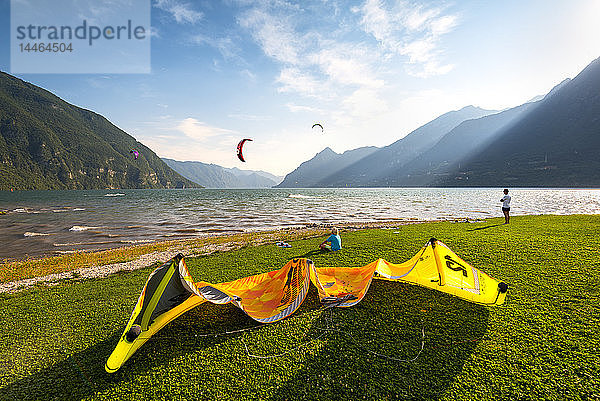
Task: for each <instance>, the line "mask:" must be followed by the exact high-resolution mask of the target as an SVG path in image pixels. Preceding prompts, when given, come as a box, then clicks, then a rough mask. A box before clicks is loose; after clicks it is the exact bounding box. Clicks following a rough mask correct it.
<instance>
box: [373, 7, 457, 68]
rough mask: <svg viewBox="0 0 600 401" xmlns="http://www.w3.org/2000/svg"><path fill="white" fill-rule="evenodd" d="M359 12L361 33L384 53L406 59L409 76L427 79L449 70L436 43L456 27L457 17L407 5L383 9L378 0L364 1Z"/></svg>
mask: <svg viewBox="0 0 600 401" xmlns="http://www.w3.org/2000/svg"><path fill="white" fill-rule="evenodd" d="M361 11H362V13H363V16H362V19H361V25H362V28H363V30H364V31H365V32H366V33H368V34H370V35H372V36H373V38H375V39H376V40H377V41H378V42H379V44H380V45H381V46H382V48H383V49H384V50H385V51H386V52H389V53H390V54H391V55H401V56H406V57H407V58H408V64H409V65H408V66H407V70H406V71H407V73H408V74H410V75H413V76H418V77H429V76H433V75H443V74H446V73H448V72H449V71H451V70H452V68H453V66H452V64H447V63H444V62H442V57H441V55H442V51H441V49H440V46H439V42H440V40H441V37H442V36H443V35H445V34H447V33H448V32H450V31H452V30H453V29H454V28H455V27H456V26H457V25H458V16H457V15H444V14H443V11H444V8H442V7H435V6H432V7H429V8H427V7H425V6H423V5H418V4H411V3H409V2H399V3H396V4H395V5H393V6H386V5H385V4H384V3H382V2H381V1H380V0H367V1H366V2H365V4H364V5H363V7H362V9H361Z"/></svg>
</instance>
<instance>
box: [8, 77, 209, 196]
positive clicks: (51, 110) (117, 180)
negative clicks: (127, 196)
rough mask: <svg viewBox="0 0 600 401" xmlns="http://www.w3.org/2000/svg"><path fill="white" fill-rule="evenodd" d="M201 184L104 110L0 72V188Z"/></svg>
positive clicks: (140, 186) (86, 187)
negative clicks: (104, 114)
mask: <svg viewBox="0 0 600 401" xmlns="http://www.w3.org/2000/svg"><path fill="white" fill-rule="evenodd" d="M132 149H135V150H137V151H138V152H139V157H138V159H137V160H135V159H134V157H133V155H132V154H131V153H130V151H131V150H132ZM198 186H199V185H198V184H196V183H194V182H192V181H190V180H188V179H186V178H184V177H182V176H181V175H179V174H177V173H176V172H175V171H173V170H172V169H171V168H169V167H168V166H167V165H166V164H165V163H164V162H162V161H161V160H160V158H159V157H158V156H157V155H156V154H155V153H154V152H153V151H152V150H150V149H149V148H147V147H146V146H144V145H143V144H141V143H139V142H137V141H136V140H135V138H133V137H132V136H130V135H128V134H127V133H126V132H124V131H123V130H121V129H119V128H118V127H116V126H115V125H113V124H112V123H110V121H108V120H107V119H106V118H104V117H102V116H101V115H99V114H96V113H94V112H92V111H89V110H85V109H82V108H80V107H77V106H74V105H72V104H69V103H67V102H65V101H64V100H62V99H60V98H58V97H57V96H55V95H53V94H52V93H50V92H48V91H46V90H44V89H42V88H40V87H37V86H35V85H33V84H30V83H28V82H25V81H22V80H20V79H18V78H16V77H13V76H11V75H9V74H6V73H4V72H0V190H9V189H103V188H178V187H179V188H181V187H198Z"/></svg>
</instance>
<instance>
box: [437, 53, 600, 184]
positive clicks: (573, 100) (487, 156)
mask: <svg viewBox="0 0 600 401" xmlns="http://www.w3.org/2000/svg"><path fill="white" fill-rule="evenodd" d="M599 152H600V58H599V59H596V60H594V61H593V62H592V63H591V64H590V65H588V66H587V67H586V68H585V69H584V70H583V71H581V72H580V73H579V74H578V75H577V76H576V77H575V78H573V79H572V80H570V81H563V83H561V84H560V85H559V86H557V87H556V88H555V89H553V90H552V91H551V92H550V93H549V94H548V95H547V96H546V97H545V98H544V99H543V100H542V101H541V102H540V103H539V105H538V106H537V107H535V108H534V109H533V110H531V111H530V112H528V113H527V114H526V115H524V116H523V117H522V118H521V119H520V120H519V121H517V122H516V123H515V124H513V125H512V126H511V127H508V128H507V129H506V130H504V132H503V133H502V134H501V135H499V136H498V137H496V138H495V139H494V140H493V141H491V142H490V143H489V144H487V146H485V147H484V148H483V149H481V150H480V151H479V152H477V153H476V154H474V155H470V156H469V157H468V158H465V159H464V160H463V161H462V162H461V166H460V168H458V167H457V168H456V169H455V170H453V171H452V172H451V174H449V175H448V176H447V177H444V178H443V179H442V180H440V181H439V184H440V185H452V186H456V185H459V186H461V185H469V186H511V187H515V186H520V187H600V157H598V154H599ZM459 177H463V179H457V178H459ZM467 177H468V182H467V180H466V178H467Z"/></svg>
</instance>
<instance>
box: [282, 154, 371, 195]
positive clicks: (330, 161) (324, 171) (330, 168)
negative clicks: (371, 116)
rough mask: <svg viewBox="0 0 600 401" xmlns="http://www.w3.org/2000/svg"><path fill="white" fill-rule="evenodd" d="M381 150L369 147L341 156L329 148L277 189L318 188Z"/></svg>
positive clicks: (304, 164) (285, 179)
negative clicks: (334, 175) (330, 178)
mask: <svg viewBox="0 0 600 401" xmlns="http://www.w3.org/2000/svg"><path fill="white" fill-rule="evenodd" d="M378 149H379V148H377V147H375V146H368V147H363V148H358V149H353V150H347V151H346V152H344V153H342V154H339V153H336V152H334V151H333V150H331V148H329V147H327V148H325V149H323V150H322V151H321V152H319V153H317V154H316V155H315V156H314V157H313V158H312V159H310V160H308V161H305V162H304V163H302V164H301V165H300V166H298V168H296V169H295V170H294V171H292V172H291V173H289V174H288V175H286V176H285V178H284V179H283V181H282V182H281V183H280V184H279V185H277V188H310V187H318V186H320V185H319V183H320V182H322V181H323V180H324V179H326V178H327V177H329V176H330V175H332V174H335V173H337V172H339V171H344V169H345V168H347V167H348V166H350V165H352V164H354V163H356V162H357V161H358V160H361V159H363V158H365V157H367V156H368V155H370V154H372V153H373V152H375V151H377V150H378Z"/></svg>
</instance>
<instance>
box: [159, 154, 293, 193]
mask: <svg viewBox="0 0 600 401" xmlns="http://www.w3.org/2000/svg"><path fill="white" fill-rule="evenodd" d="M162 160H163V161H164V162H165V163H166V164H167V165H168V166H169V167H171V168H172V169H173V170H175V171H177V172H178V173H179V174H181V175H182V176H184V177H186V178H188V179H189V180H192V181H194V182H197V183H199V184H200V185H202V186H204V187H206V188H271V187H273V186H275V185H277V184H278V183H279V182H280V181H281V179H282V177H277V176H275V175H273V174H270V173H267V172H265V171H253V170H241V169H239V168H237V167H234V168H226V167H222V166H219V165H216V164H207V163H202V162H198V161H177V160H173V159H167V158H163V159H162Z"/></svg>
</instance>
